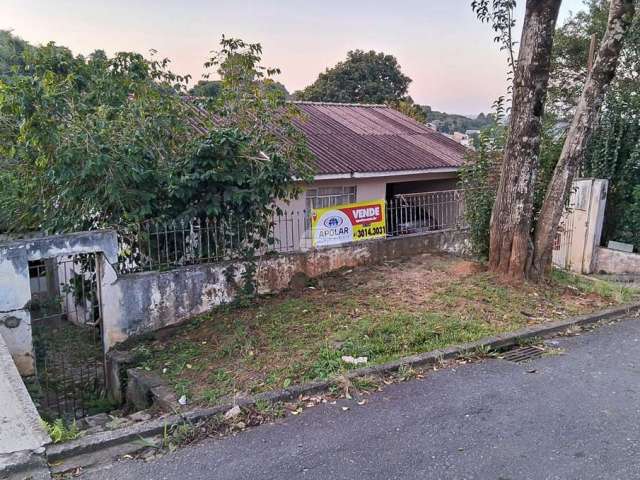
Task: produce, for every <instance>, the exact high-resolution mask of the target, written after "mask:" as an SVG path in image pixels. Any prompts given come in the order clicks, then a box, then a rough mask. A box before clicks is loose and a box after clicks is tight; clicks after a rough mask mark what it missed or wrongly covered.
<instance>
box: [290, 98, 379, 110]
mask: <svg viewBox="0 0 640 480" xmlns="http://www.w3.org/2000/svg"><path fill="white" fill-rule="evenodd" d="M287 103H293V104H296V105H330V106H335V107H367V108H373V107H377V108H390V107H389V105H385V104H384V103H341V102H312V101H308V100H287Z"/></svg>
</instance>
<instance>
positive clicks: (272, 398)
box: [46, 302, 640, 462]
mask: <svg viewBox="0 0 640 480" xmlns="http://www.w3.org/2000/svg"><path fill="white" fill-rule="evenodd" d="M639 311H640V302H638V303H632V304H628V305H624V306H622V307H614V308H609V309H606V310H602V311H600V312H597V313H593V314H589V315H581V316H578V317H572V318H569V319H566V320H559V321H556V322H552V323H545V324H543V325H533V326H531V327H525V328H522V329H519V330H516V331H514V332H510V333H505V334H500V335H496V336H493V337H487V338H484V339H481V340H478V341H475V342H470V343H465V344H461V345H456V346H452V347H449V348H445V349H441V350H433V351H431V352H426V353H421V354H418V355H412V356H409V357H404V358H401V359H399V360H394V361H392V362H389V363H385V364H383V365H375V366H371V367H366V368H360V369H357V370H352V371H350V372H348V373H347V374H346V377H347V378H348V379H354V378H358V377H363V376H369V375H383V374H386V373H393V372H395V371H397V370H398V369H399V368H401V367H402V366H407V367H422V366H428V365H434V364H436V363H438V362H439V361H442V360H448V359H453V358H457V357H459V356H461V355H465V354H468V353H473V352H475V351H476V350H478V349H479V348H491V349H501V348H507V347H511V346H514V345H517V344H518V343H519V342H521V341H522V340H525V339H530V338H535V337H540V338H545V337H550V336H553V335H555V334H558V333H561V332H564V331H566V330H567V329H568V328H570V327H574V326H584V325H590V324H594V323H597V322H601V321H603V320H609V319H613V318H618V317H621V316H624V315H628V314H630V313H634V312H639ZM335 384H336V380H335V379H333V380H327V381H322V382H311V383H307V384H304V385H296V386H292V387H290V388H286V389H283V390H275V391H271V392H265V393H262V394H259V395H255V396H253V397H249V398H246V399H242V400H240V401H238V402H237V403H236V405H238V406H240V407H246V406H250V405H253V404H255V403H256V402H257V401H269V402H281V401H288V400H293V399H296V398H298V397H299V396H301V395H312V394H316V393H320V392H325V391H327V390H328V389H329V388H330V387H331V386H333V385H335ZM232 406H233V405H231V404H228V405H219V406H217V407H213V408H201V409H194V410H189V411H186V412H184V413H182V414H175V415H168V416H166V417H160V418H156V419H153V420H149V421H147V422H142V423H139V424H136V425H131V426H129V427H124V428H121V429H118V430H112V431H106V432H99V433H95V434H93V435H89V436H86V437H82V438H79V439H76V440H72V441H70V442H66V443H61V444H57V445H50V446H49V447H47V452H46V453H47V459H48V460H49V462H58V461H60V460H63V459H67V458H70V457H74V456H76V455H81V454H85V453H90V452H95V451H98V450H101V449H104V448H107V447H112V446H114V445H119V444H122V443H126V442H131V441H134V440H137V439H141V438H149V437H153V436H156V435H159V434H161V433H163V431H164V429H165V428H166V427H167V426H171V425H174V424H179V423H182V422H185V421H186V422H191V423H195V422H198V421H200V420H205V419H207V418H210V417H213V416H215V415H219V414H222V413H224V412H226V411H228V410H229V409H230V408H231V407H232Z"/></svg>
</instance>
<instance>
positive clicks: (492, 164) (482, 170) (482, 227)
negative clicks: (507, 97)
mask: <svg viewBox="0 0 640 480" xmlns="http://www.w3.org/2000/svg"><path fill="white" fill-rule="evenodd" d="M494 109H495V114H494V116H493V118H494V119H495V120H494V123H493V124H492V125H491V126H490V127H487V128H484V129H482V130H481V131H480V135H479V136H478V139H477V141H476V151H475V152H474V153H472V154H470V155H469V156H468V158H467V161H466V163H465V165H464V166H463V167H462V168H461V169H460V187H461V188H463V189H464V190H465V199H464V200H465V211H464V216H465V221H466V223H467V225H468V227H469V236H470V239H471V246H472V249H473V253H474V254H475V255H476V256H477V257H479V258H481V259H485V258H487V257H488V256H489V223H490V221H491V211H492V209H493V203H494V201H495V196H496V189H497V184H498V178H499V166H500V162H501V161H502V151H503V149H504V145H505V141H506V133H507V128H506V127H505V126H504V125H503V124H502V119H503V118H504V98H502V97H501V98H499V99H498V100H497V101H496V102H495V104H494Z"/></svg>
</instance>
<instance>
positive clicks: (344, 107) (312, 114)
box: [295, 102, 467, 175]
mask: <svg viewBox="0 0 640 480" xmlns="http://www.w3.org/2000/svg"><path fill="white" fill-rule="evenodd" d="M295 103H296V105H297V106H298V108H300V110H302V112H304V114H305V115H304V117H305V118H304V119H303V120H299V121H296V125H297V127H298V128H299V129H300V130H301V131H302V132H303V133H304V134H305V136H306V138H307V143H308V145H309V148H310V149H311V151H312V152H313V153H314V155H315V163H316V165H315V166H316V174H319V175H323V174H324V175H326V174H341V173H342V174H343V173H366V172H372V173H373V172H376V173H380V172H394V171H396V172H397V171H402V170H429V169H438V168H457V167H460V166H461V165H462V163H463V162H464V157H465V154H466V152H467V149H466V148H465V147H464V146H462V145H460V144H459V143H457V142H455V141H454V140H452V139H450V138H448V137H446V136H444V135H442V134H440V133H438V132H436V131H434V130H431V129H430V128H428V127H426V126H425V125H422V124H420V123H418V122H416V121H415V120H413V119H412V118H409V117H407V116H406V115H403V114H402V113H400V112H398V111H396V110H394V109H392V108H390V107H387V106H385V105H355V104H341V103H316V102H295Z"/></svg>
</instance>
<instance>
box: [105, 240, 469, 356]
mask: <svg viewBox="0 0 640 480" xmlns="http://www.w3.org/2000/svg"><path fill="white" fill-rule="evenodd" d="M467 250H468V242H467V235H466V233H465V232H459V231H447V232H435V233H429V234H424V235H412V236H404V237H397V238H391V239H386V240H372V241H368V242H360V243H356V244H349V245H344V246H339V247H333V248H326V249H318V250H311V251H308V252H301V253H294V254H288V255H278V256H274V257H271V258H268V257H267V258H261V259H260V260H259V262H258V272H257V281H258V287H259V292H260V293H275V292H279V291H281V290H283V289H286V288H287V287H289V285H290V283H291V280H292V279H293V278H294V277H295V276H300V275H306V276H307V277H317V276H319V275H322V274H324V273H328V272H331V271H333V270H337V269H340V268H343V267H355V266H359V265H364V264H368V263H375V262H380V261H383V260H386V259H392V258H399V257H405V256H411V255H416V254H420V253H426V252H451V253H456V254H464V253H466V252H467ZM244 268H245V267H244V265H243V264H241V263H220V264H208V265H194V266H189V267H183V268H178V269H174V270H170V271H167V272H146V273H136V274H129V275H123V276H120V277H116V275H115V272H114V271H113V270H111V269H105V270H106V271H105V277H104V278H103V283H102V290H103V294H102V299H103V318H104V326H103V329H104V330H103V331H104V341H105V347H106V349H107V350H108V349H109V348H110V347H112V346H113V345H115V344H116V343H119V342H121V341H124V340H126V339H127V338H129V337H130V336H133V335H139V334H143V333H145V332H149V331H154V330H158V329H160V328H163V327H166V326H169V325H173V324H176V323H179V322H181V321H183V320H185V319H187V318H189V317H192V316H194V315H197V314H200V313H204V312H207V311H209V310H211V309H212V308H214V307H216V306H218V305H221V304H224V303H229V302H231V301H233V300H234V298H236V296H237V294H238V292H239V291H240V288H241V284H242V273H243V271H244Z"/></svg>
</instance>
